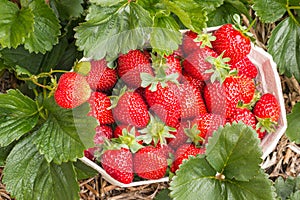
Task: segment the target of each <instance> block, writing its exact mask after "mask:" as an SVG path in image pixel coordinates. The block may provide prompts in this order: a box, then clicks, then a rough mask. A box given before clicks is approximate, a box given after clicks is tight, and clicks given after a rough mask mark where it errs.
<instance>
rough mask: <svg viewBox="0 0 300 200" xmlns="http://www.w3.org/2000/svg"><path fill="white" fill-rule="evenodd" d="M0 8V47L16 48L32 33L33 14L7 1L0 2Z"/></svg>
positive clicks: (0, 0)
mask: <svg viewBox="0 0 300 200" xmlns="http://www.w3.org/2000/svg"><path fill="white" fill-rule="evenodd" d="M0 8H1V12H0V45H1V46H2V47H8V48H11V47H13V48H16V47H17V46H18V45H20V44H22V43H23V42H24V41H25V38H27V37H28V35H29V34H30V33H31V32H32V31H33V24H34V23H33V13H32V12H31V10H30V9H29V8H22V9H19V8H18V6H17V4H14V3H12V2H11V1H7V0H0Z"/></svg>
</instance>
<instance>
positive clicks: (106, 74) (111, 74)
mask: <svg viewBox="0 0 300 200" xmlns="http://www.w3.org/2000/svg"><path fill="white" fill-rule="evenodd" d="M90 65H91V69H90V71H89V73H88V74H87V76H86V80H87V82H88V83H89V85H90V87H91V88H92V89H93V90H97V91H102V92H107V91H109V90H110V89H112V88H113V86H114V85H115V84H116V82H117V78H118V77H117V72H116V70H114V69H110V68H109V67H108V66H107V62H106V60H105V59H102V60H97V61H95V60H92V61H91V62H90Z"/></svg>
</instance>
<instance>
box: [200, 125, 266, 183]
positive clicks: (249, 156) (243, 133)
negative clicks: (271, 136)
mask: <svg viewBox="0 0 300 200" xmlns="http://www.w3.org/2000/svg"><path fill="white" fill-rule="evenodd" d="M259 143H260V141H259V139H258V137H257V133H256V132H255V130H253V129H252V128H250V127H249V126H246V125H245V124H243V123H238V124H236V123H234V124H232V125H229V124H227V125H226V126H225V127H223V128H219V129H218V130H217V131H216V132H215V133H214V135H213V137H211V138H210V139H209V143H208V145H207V149H206V155H207V160H208V162H209V163H210V164H211V166H212V167H213V168H214V169H215V170H216V171H217V172H219V173H221V174H224V175H225V177H228V178H229V179H233V178H234V179H236V180H239V181H248V180H249V179H251V178H252V177H253V176H254V175H256V174H257V172H258V170H259V169H260V166H259V164H260V163H261V161H262V160H261V156H262V150H261V149H260V147H259ZM237 166H238V167H237Z"/></svg>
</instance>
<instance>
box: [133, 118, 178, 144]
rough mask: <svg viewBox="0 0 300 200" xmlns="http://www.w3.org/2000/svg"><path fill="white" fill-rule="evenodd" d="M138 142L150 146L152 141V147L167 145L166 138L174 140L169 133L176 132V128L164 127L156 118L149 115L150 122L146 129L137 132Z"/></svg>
mask: <svg viewBox="0 0 300 200" xmlns="http://www.w3.org/2000/svg"><path fill="white" fill-rule="evenodd" d="M139 132H140V133H141V135H140V136H138V137H137V138H138V140H143V142H144V143H146V144H150V143H151V142H152V141H153V143H154V146H156V145H157V144H158V143H159V144H160V145H165V144H167V140H166V139H167V138H175V136H174V135H173V134H171V132H176V128H173V127H170V126H167V125H165V123H163V122H162V121H161V120H160V119H159V118H158V117H157V116H155V117H154V116H152V115H150V122H149V124H148V125H147V127H146V128H144V129H142V130H140V131H139Z"/></svg>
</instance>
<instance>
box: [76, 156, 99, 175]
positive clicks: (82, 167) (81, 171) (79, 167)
mask: <svg viewBox="0 0 300 200" xmlns="http://www.w3.org/2000/svg"><path fill="white" fill-rule="evenodd" d="M74 167H75V171H76V174H77V179H78V180H82V179H87V178H91V177H94V176H96V175H97V174H98V171H96V170H95V169H93V168H91V167H90V166H87V165H86V164H85V163H83V162H82V161H81V160H78V161H77V162H75V163H74Z"/></svg>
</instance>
